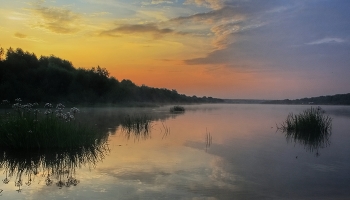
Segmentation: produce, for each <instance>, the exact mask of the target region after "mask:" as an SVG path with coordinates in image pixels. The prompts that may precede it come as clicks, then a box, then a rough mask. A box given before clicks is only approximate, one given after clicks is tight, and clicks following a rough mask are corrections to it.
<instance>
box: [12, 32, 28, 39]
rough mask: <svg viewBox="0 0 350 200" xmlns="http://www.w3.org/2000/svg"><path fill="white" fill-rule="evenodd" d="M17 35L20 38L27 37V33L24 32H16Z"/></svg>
mask: <svg viewBox="0 0 350 200" xmlns="http://www.w3.org/2000/svg"><path fill="white" fill-rule="evenodd" d="M15 37H17V38H20V39H23V38H26V37H27V35H25V34H22V33H19V32H16V33H15Z"/></svg>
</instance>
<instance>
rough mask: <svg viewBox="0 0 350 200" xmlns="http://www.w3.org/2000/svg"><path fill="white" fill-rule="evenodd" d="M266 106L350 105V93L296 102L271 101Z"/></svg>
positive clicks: (287, 100) (296, 100) (297, 100)
mask: <svg viewBox="0 0 350 200" xmlns="http://www.w3.org/2000/svg"><path fill="white" fill-rule="evenodd" d="M263 103H266V104H311V105H312V104H316V105H350V93H348V94H336V95H328V96H320V97H311V98H302V99H295V100H289V99H284V100H271V101H265V102H263Z"/></svg>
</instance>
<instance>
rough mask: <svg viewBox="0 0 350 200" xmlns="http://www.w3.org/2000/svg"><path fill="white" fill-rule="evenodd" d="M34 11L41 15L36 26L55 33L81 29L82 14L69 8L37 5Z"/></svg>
mask: <svg viewBox="0 0 350 200" xmlns="http://www.w3.org/2000/svg"><path fill="white" fill-rule="evenodd" d="M32 11H33V12H34V13H35V14H36V15H38V16H39V20H38V21H37V23H36V26H38V27H41V28H45V29H47V30H50V31H52V32H54V33H61V34H68V33H75V32H77V31H79V28H78V27H79V22H80V18H81V17H80V15H79V14H77V13H74V12H73V11H71V10H69V9H67V8H61V7H45V6H42V5H41V4H37V5H35V7H34V8H33V9H32Z"/></svg>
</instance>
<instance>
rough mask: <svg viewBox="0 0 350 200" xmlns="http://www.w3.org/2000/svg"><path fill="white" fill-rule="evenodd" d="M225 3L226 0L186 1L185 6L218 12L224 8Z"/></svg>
mask: <svg viewBox="0 0 350 200" xmlns="http://www.w3.org/2000/svg"><path fill="white" fill-rule="evenodd" d="M224 2H225V1H224V0H186V1H185V3H184V4H185V5H186V4H195V5H198V6H205V7H208V8H212V9H214V10H218V9H221V8H222V7H223V6H224Z"/></svg>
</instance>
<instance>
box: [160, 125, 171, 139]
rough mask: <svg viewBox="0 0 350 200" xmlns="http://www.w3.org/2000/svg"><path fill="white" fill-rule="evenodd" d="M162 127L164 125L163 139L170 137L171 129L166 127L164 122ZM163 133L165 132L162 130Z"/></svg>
mask: <svg viewBox="0 0 350 200" xmlns="http://www.w3.org/2000/svg"><path fill="white" fill-rule="evenodd" d="M162 125H163V129H164V134H163V137H162V139H164V138H166V136H168V135H169V134H170V127H168V126H167V125H165V124H164V123H163V122H162ZM161 132H163V131H162V130H161Z"/></svg>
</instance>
